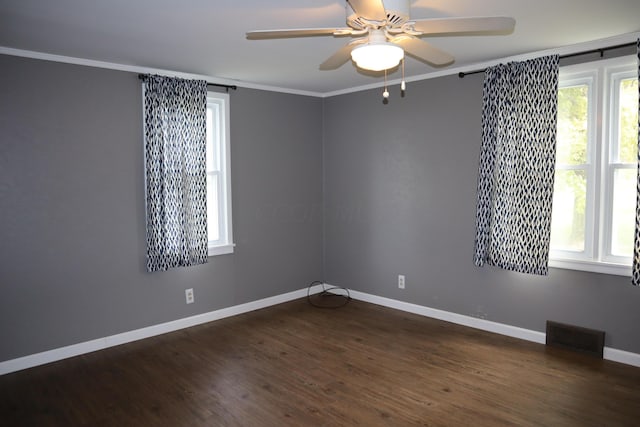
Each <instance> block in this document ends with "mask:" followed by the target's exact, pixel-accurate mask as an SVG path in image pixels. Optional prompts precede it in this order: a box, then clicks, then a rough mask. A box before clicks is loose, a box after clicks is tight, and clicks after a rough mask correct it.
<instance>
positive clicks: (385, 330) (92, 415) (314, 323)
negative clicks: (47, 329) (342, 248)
mask: <svg viewBox="0 0 640 427" xmlns="http://www.w3.org/2000/svg"><path fill="white" fill-rule="evenodd" d="M0 425H2V426H20V427H22V426H65V427H66V426H342V425H344V426H356V425H359V426H378V425H380V426H413V425H421V426H466V425H471V426H504V425H512V426H638V425H640V369H639V368H634V367H630V366H625V365H621V364H617V363H613V362H608V361H603V360H599V359H595V358H592V357H590V356H584V355H580V354H576V353H572V352H568V351H565V350H558V349H551V348H545V346H543V345H539V344H534V343H529V342H524V341H520V340H517V339H513V338H508V337H504V336H500V335H494V334H490V333H486V332H482V331H478V330H474V329H469V328H465V327H462V326H457V325H453V324H450V323H446V322H441V321H437V320H433V319H428V318H424V317H420V316H416V315H412V314H407V313H403V312H399V311H395V310H392V309H388V308H384V307H379V306H376V305H371V304H367V303H363V302H358V301H352V302H350V303H349V304H348V305H346V306H345V307H342V308H340V309H333V310H332V309H319V308H314V307H312V306H310V305H309V304H308V303H307V302H306V300H298V301H293V302H290V303H286V304H282V305H279V306H275V307H270V308H267V309H264V310H259V311H255V312H252V313H247V314H244V315H241V316H237V317H234V318H228V319H224V320H220V321H217V322H213V323H209V324H206V325H201V326H197V327H193V328H190V329H187V330H182V331H178V332H174V333H171V334H166V335H163V336H159V337H155V338H150V339H147V340H144V341H138V342H134V343H130V344H126V345H122V346H119V347H114V348H110V349H107V350H103V351H100V352H96V353H91V354H87V355H84V356H79V357H76V358H72V359H68V360H64V361H60V362H56V363H52V364H49V365H45V366H40V367H37V368H33V369H29V370H25V371H21V372H15V373H12V374H8V375H4V376H2V377H0Z"/></svg>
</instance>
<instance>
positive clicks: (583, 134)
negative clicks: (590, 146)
mask: <svg viewBox="0 0 640 427" xmlns="http://www.w3.org/2000/svg"><path fill="white" fill-rule="evenodd" d="M588 103H589V87H588V86H587V85H580V86H570V87H564V88H560V89H558V137H557V141H558V142H557V146H556V162H557V163H558V164H565V165H581V164H585V163H587V130H588V127H587V119H588V117H589V116H588Z"/></svg>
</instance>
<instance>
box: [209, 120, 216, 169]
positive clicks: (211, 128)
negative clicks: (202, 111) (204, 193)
mask: <svg viewBox="0 0 640 427" xmlns="http://www.w3.org/2000/svg"><path fill="white" fill-rule="evenodd" d="M212 138H213V110H212V109H211V108H207V172H210V171H212V170H213V165H214V162H213V159H214V156H215V149H214V147H213V141H212Z"/></svg>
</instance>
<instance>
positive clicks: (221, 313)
mask: <svg viewBox="0 0 640 427" xmlns="http://www.w3.org/2000/svg"><path fill="white" fill-rule="evenodd" d="M321 290H322V285H315V286H313V287H312V288H311V289H310V290H308V289H307V288H304V289H299V290H297V291H293V292H289V293H286V294H282V295H276V296H273V297H269V298H264V299H261V300H257V301H251V302H248V303H245V304H240V305H236V306H233V307H227V308H223V309H220V310H215V311H211V312H208V313H203V314H198V315H195V316H191V317H186V318H184V319H178V320H173V321H171V322H166V323H161V324H158V325H153V326H149V327H146V328H141V329H136V330H133V331H128V332H123V333H121V334H116V335H111V336H108V337H104V338H98V339H95V340H91V341H85V342H81V343H78V344H73V345H69V346H66V347H60V348H55V349H53V350H48V351H43V352H42V353H36V354H30V355H28V356H24V357H19V358H16V359H11V360H7V361H4V362H0V375H5V374H8V373H11V372H15V371H20V370H22V369H27V368H32V367H34V366H39V365H44V364H46V363H51V362H57V361H58V360H62V359H67V358H69V357H73V356H79V355H81V354H86V353H91V352H93V351H97V350H102V349H105V348H109V347H114V346H116V345H120V344H125V343H128V342H132V341H137V340H141V339H144V338H149V337H153V336H156V335H162V334H166V333H167V332H173V331H177V330H179V329H184V328H188V327H191V326H196V325H200V324H203V323H207V322H212V321H214V320H219V319H224V318H225V317H231V316H235V315H238V314H242V313H247V312H249V311H254V310H258V309H261V308H265V307H269V306H272V305H277V304H281V303H283V302H287V301H291V300H294V299H298V298H303V297H306V296H307V292H309V293H310V294H315V293H318V292H320V291H321Z"/></svg>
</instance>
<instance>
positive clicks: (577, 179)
mask: <svg viewBox="0 0 640 427" xmlns="http://www.w3.org/2000/svg"><path fill="white" fill-rule="evenodd" d="M586 193H587V179H586V173H585V171H584V170H556V175H555V184H554V191H553V213H552V217H551V248H552V249H555V250H563V251H575V252H582V251H584V249H585V220H586Z"/></svg>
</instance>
